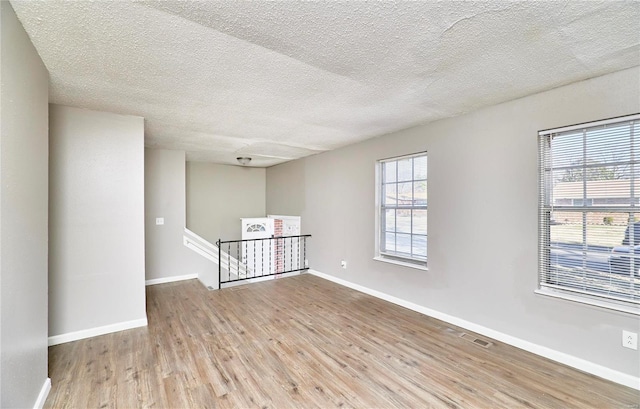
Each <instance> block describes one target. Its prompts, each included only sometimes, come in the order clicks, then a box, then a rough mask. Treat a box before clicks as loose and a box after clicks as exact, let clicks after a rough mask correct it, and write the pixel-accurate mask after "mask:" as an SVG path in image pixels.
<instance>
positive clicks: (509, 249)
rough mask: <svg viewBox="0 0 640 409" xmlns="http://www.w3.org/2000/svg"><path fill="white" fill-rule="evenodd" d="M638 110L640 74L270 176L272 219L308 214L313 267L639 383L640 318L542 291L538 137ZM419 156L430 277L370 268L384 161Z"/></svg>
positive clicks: (434, 126)
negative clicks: (630, 338)
mask: <svg viewBox="0 0 640 409" xmlns="http://www.w3.org/2000/svg"><path fill="white" fill-rule="evenodd" d="M637 112H640V69H639V68H637V67H636V68H633V69H630V70H626V71H621V72H618V73H615V74H611V75H607V76H603V77H598V78H594V79H590V80H587V81H582V82H579V83H575V84H572V85H569V86H565V87H561V88H557V89H554V90H551V91H548V92H544V93H541V94H537V95H533V96H529V97H526V98H522V99H518V100H515V101H511V102H507V103H504V104H500V105H497V106H493V107H489V108H486V109H482V110H479V111H476V112H473V113H470V114H467V115H463V116H460V117H457V118H451V119H446V120H441V121H438V122H434V123H431V124H428V125H424V126H419V127H415V128H412V129H408V130H405V131H401V132H397V133H394V134H391V135H387V136H384V137H380V138H377V139H373V140H369V141H365V142H363V143H360V144H357V145H351V146H348V147H345V148H342V149H339V150H336V151H332V152H328V153H323V154H320V155H316V156H311V157H308V158H305V159H302V160H298V161H294V162H290V163H286V164H283V165H279V166H275V167H272V168H269V169H268V170H267V212H269V213H276V214H301V215H302V220H303V230H304V233H307V234H312V235H313V238H312V239H311V240H310V242H309V252H310V253H309V259H310V266H311V268H313V269H315V270H319V271H320V272H323V273H326V274H329V275H331V276H333V277H337V278H340V279H344V280H347V281H348V282H350V283H355V284H359V285H361V286H364V287H367V288H369V289H373V290H377V291H380V292H383V293H386V294H389V295H391V296H394V297H398V298H400V299H402V300H406V301H409V302H411V303H414V304H417V305H419V306H423V307H426V308H429V309H432V310H435V311H438V312H441V313H444V314H448V315H450V316H454V317H458V318H460V319H463V320H466V321H468V322H471V323H474V324H477V325H480V326H484V327H486V328H489V329H492V330H495V331H499V332H501V333H504V334H507V335H509V336H511V337H516V338H519V339H521V340H525V341H528V342H530V343H534V344H537V345H539V346H543V347H547V348H551V349H552V350H555V351H559V352H562V353H565V354H569V355H571V356H573V357H577V358H580V359H583V360H586V361H589V362H591V363H595V364H597V365H601V366H603V367H606V368H609V369H612V370H614V371H617V373H621V374H623V375H624V374H626V375H630V376H633V377H638V376H640V365H638V362H640V354H639V352H638V351H633V350H630V349H625V348H623V347H622V346H621V332H622V330H623V329H627V330H633V331H636V332H637V331H638V330H639V329H640V321H639V320H638V317H637V316H632V315H628V314H624V313H618V312H613V311H608V310H604V309H599V308H596V307H590V306H586V305H583V304H578V303H572V302H568V301H564V300H559V299H554V298H549V297H545V296H541V295H536V294H534V292H533V291H534V290H535V289H536V288H537V271H538V264H537V251H538V242H537V240H538V235H537V226H538V209H537V203H538V184H537V180H538V178H537V171H538V170H537V131H538V130H541V129H548V128H553V127H558V126H563V125H570V124H576V123H581V122H586V121H592V120H598V119H603V118H609V117H614V116H620V115H625V114H630V113H637ZM420 151H428V155H429V186H428V189H429V190H428V195H429V222H428V228H429V249H428V253H429V271H426V272H425V271H420V270H416V269H411V268H407V267H401V266H394V265H390V264H387V263H382V262H379V261H374V260H373V256H374V237H375V229H374V219H375V216H374V214H375V205H374V203H375V199H374V195H375V193H374V192H375V181H374V167H375V163H376V160H378V159H382V158H388V157H392V156H396V155H403V154H409V153H414V152H420ZM340 260H347V262H348V269H346V270H343V269H341V268H340Z"/></svg>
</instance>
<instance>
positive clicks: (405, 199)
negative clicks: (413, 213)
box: [398, 182, 413, 206]
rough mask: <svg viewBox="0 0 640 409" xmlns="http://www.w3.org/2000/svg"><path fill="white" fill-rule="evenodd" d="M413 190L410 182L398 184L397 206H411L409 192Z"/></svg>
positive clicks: (411, 200) (411, 201)
mask: <svg viewBox="0 0 640 409" xmlns="http://www.w3.org/2000/svg"><path fill="white" fill-rule="evenodd" d="M412 188H413V183H412V182H406V183H398V206H412V204H413V194H412V192H411V190H412Z"/></svg>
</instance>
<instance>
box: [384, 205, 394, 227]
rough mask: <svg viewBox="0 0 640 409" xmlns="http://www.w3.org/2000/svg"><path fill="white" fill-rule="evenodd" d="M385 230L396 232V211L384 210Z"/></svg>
mask: <svg viewBox="0 0 640 409" xmlns="http://www.w3.org/2000/svg"><path fill="white" fill-rule="evenodd" d="M384 219H385V230H386V231H395V230H396V211H395V210H393V209H388V210H385V217H384Z"/></svg>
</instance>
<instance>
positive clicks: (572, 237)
mask: <svg viewBox="0 0 640 409" xmlns="http://www.w3.org/2000/svg"><path fill="white" fill-rule="evenodd" d="M538 138H539V169H540V193H539V213H540V215H539V240H540V243H539V289H538V292H540V293H543V294H547V295H554V296H558V297H561V298H567V299H571V300H575V301H581V302H586V303H590V304H594V305H599V306H602V307H606V308H612V309H616V310H621V311H626V312H630V313H634V314H640V206H639V205H638V204H639V200H638V199H639V198H640V114H636V115H630V116H626V117H620V118H614V119H608V120H603V121H597V122H592V123H588V124H581V125H575V126H568V127H564V128H558V129H551V130H547V131H541V132H539V134H538Z"/></svg>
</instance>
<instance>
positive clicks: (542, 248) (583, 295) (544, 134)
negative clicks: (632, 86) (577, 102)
mask: <svg viewBox="0 0 640 409" xmlns="http://www.w3.org/2000/svg"><path fill="white" fill-rule="evenodd" d="M638 121H640V114H634V115H627V116H622V117H617V118H611V119H606V120H601V121H594V122H589V123H583V124H578V125H571V126H566V127H562V128H555V129H549V130H544V131H540V132H538V142H539V143H538V149H539V152H538V166H539V194H538V211H539V221H538V231H539V246H538V247H539V249H538V253H539V257H538V259H539V266H538V288H537V289H536V290H535V292H536V293H537V294H541V295H545V296H551V297H556V298H560V299H565V300H568V301H574V302H579V303H584V304H589V305H593V306H597V307H601V308H606V309H610V310H615V311H621V312H625V313H629V314H634V315H640V303H638V301H637V300H636V301H634V300H630V299H628V298H627V299H621V298H617V297H615V296H612V295H610V294H604V293H602V294H598V293H597V292H596V291H593V289H592V290H580V289H578V288H571V286H567V285H559V284H557V283H553V281H551V280H550V279H549V277H550V276H551V275H552V273H551V267H552V264H551V261H550V260H551V259H550V253H549V251H550V250H549V248H550V247H551V235H550V227H551V220H550V215H551V212H553V211H558V207H557V206H556V207H555V209H554V205H553V198H552V194H551V191H552V190H553V188H552V184H553V180H552V178H551V177H550V176H549V174H548V172H547V171H548V170H549V169H556V168H555V167H554V165H553V163H549V160H550V157H551V155H550V154H549V152H551V150H552V149H553V147H552V142H551V141H552V139H553V137H554V135H557V134H560V133H563V132H568V131H578V130H581V131H583V132H587V131H588V130H590V129H593V128H595V127H603V126H604V127H608V126H610V127H612V126H615V125H621V124H627V123H628V124H631V125H630V132H631V136H630V138H631V139H630V141H631V142H630V143H631V145H630V152H631V161H630V162H629V163H630V165H629V166H630V167H631V170H630V172H631V174H632V175H633V174H635V173H634V172H637V170H634V169H637V168H638V167H640V161H638V159H634V155H638V156H640V135H636V134H635V132H634V131H633V129H634V128H633V127H634V125H633V124H636V125H637V123H638ZM584 143H586V142H584ZM585 146H586V145H585ZM586 149H587V148H586V147H584V148H583V150H584V152H586ZM583 155H586V153H584V154H583ZM638 156H635V157H636V158H637V157H638ZM586 158H587V157H586V156H584V157H583V160H584V162H586V161H587V159H586ZM606 164H607V162H604V163H603V166H604V165H606ZM634 167H635V168H634ZM585 168H586V166H585ZM559 169H562V167H559ZM585 172H586V171H585ZM633 180H634V179H633V176H631V185H634V182H633ZM583 183H584V184H585V185H584V186H585V187H584V189H586V184H587V182H586V181H584V182H583ZM631 192H632V196H640V192H635V193H634V192H633V188H632V190H631ZM585 195H586V194H585ZM587 200H588V199H587ZM636 201H637V200H634V201H629V205H628V206H620V207H617V206H616V207H609V206H596V205H594V203H593V202H591V203H589V202H588V201H587V202H586V205H585V206H583V209H582V210H577V209H579V208H580V207H581V206H566V208H573V210H574V211H581V212H582V213H584V214H589V213H598V212H602V211H616V212H619V213H625V212H631V213H637V214H638V215H640V207H637V205H636V204H635V203H636ZM583 204H585V202H583ZM562 208H563V207H562V206H560V209H562ZM566 208H565V210H566ZM585 217H586V216H585ZM632 230H633V229H632ZM632 234H633V233H632ZM583 240H584V239H583ZM583 246H586V247H584V248H588V247H589V246H588V245H586V244H583ZM585 251H586V250H585ZM585 254H586V253H585ZM585 257H586V256H585ZM556 268H557V267H556Z"/></svg>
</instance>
